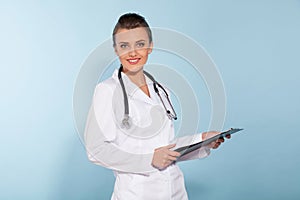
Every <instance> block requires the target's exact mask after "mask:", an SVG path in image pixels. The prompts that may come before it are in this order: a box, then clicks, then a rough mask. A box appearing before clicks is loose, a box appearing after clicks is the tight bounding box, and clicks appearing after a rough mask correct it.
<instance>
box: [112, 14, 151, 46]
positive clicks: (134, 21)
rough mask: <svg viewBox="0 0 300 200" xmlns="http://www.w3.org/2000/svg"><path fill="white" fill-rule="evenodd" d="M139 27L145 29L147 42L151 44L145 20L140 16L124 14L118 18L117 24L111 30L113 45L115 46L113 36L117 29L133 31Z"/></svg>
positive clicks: (149, 32) (149, 31)
mask: <svg viewBox="0 0 300 200" xmlns="http://www.w3.org/2000/svg"><path fill="white" fill-rule="evenodd" d="M139 27H144V28H146V31H147V34H148V37H149V42H152V32H151V29H150V27H149V25H148V23H147V22H146V20H145V18H144V17H143V16H141V15H138V14H136V13H126V14H124V15H122V16H120V18H119V20H118V22H117V24H116V25H115V28H114V30H113V34H112V36H113V45H114V46H115V45H116V38H115V35H116V34H117V32H118V30H119V29H128V30H130V29H134V28H139Z"/></svg>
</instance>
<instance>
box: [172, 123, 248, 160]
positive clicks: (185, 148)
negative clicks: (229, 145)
mask: <svg viewBox="0 0 300 200" xmlns="http://www.w3.org/2000/svg"><path fill="white" fill-rule="evenodd" d="M241 130H243V129H241V128H231V129H229V130H227V131H224V132H221V133H220V134H218V135H215V136H214V137H211V138H209V139H207V140H204V141H201V142H195V141H194V143H193V144H192V143H189V144H187V145H185V146H182V147H179V148H177V149H174V151H177V152H179V153H180V154H181V155H180V157H182V156H184V155H186V154H188V153H190V152H192V151H195V150H197V149H199V148H201V147H203V146H205V145H208V144H210V143H211V142H213V141H216V140H217V139H220V138H222V137H225V136H226V135H231V134H233V133H236V132H239V131H241ZM186 139H188V138H186ZM186 142H187V141H185V142H183V143H186ZM176 146H177V145H176ZM178 146H181V145H178Z"/></svg>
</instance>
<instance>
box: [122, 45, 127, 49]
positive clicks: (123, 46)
mask: <svg viewBox="0 0 300 200" xmlns="http://www.w3.org/2000/svg"><path fill="white" fill-rule="evenodd" d="M127 46H128V45H127V44H121V45H120V47H121V49H125V48H126V47H127Z"/></svg>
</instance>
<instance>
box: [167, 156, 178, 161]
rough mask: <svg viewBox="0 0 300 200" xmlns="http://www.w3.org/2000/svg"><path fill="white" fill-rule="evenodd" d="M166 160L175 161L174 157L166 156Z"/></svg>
mask: <svg viewBox="0 0 300 200" xmlns="http://www.w3.org/2000/svg"><path fill="white" fill-rule="evenodd" d="M168 160H170V161H176V160H177V157H174V156H168Z"/></svg>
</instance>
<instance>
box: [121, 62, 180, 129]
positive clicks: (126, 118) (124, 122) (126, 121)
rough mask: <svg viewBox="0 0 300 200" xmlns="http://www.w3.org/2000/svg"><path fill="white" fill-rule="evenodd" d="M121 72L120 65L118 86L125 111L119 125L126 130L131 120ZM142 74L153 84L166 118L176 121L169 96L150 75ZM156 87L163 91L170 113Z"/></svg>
mask: <svg viewBox="0 0 300 200" xmlns="http://www.w3.org/2000/svg"><path fill="white" fill-rule="evenodd" d="M122 70H123V66H122V65H121V67H120V68H119V71H118V78H119V82H120V85H121V87H122V91H123V97H124V107H125V109H124V118H123V120H122V124H121V125H122V127H125V128H126V129H129V128H130V127H131V120H130V117H129V105H128V97H127V93H126V89H125V86H124V82H123V79H122V74H121V72H122ZM144 74H145V75H146V76H147V77H148V78H149V79H150V80H151V81H152V82H153V88H154V91H155V93H156V94H157V95H158V97H159V99H160V101H161V102H162V104H163V106H164V109H165V111H166V114H167V116H168V118H169V119H170V120H173V119H174V120H177V115H176V112H175V110H174V108H173V105H172V103H171V101H170V99H169V95H168V93H167V91H166V90H165V89H164V87H163V86H162V85H161V84H159V83H158V82H157V81H156V80H155V79H154V78H153V76H152V75H151V74H149V73H148V72H146V71H144ZM157 86H158V87H160V88H161V89H162V90H163V92H164V94H165V97H166V99H167V101H168V103H169V105H170V107H171V109H172V112H171V111H170V110H169V109H168V108H167V107H166V105H165V103H164V101H163V99H162V97H161V95H160V93H159V90H158V88H157Z"/></svg>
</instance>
